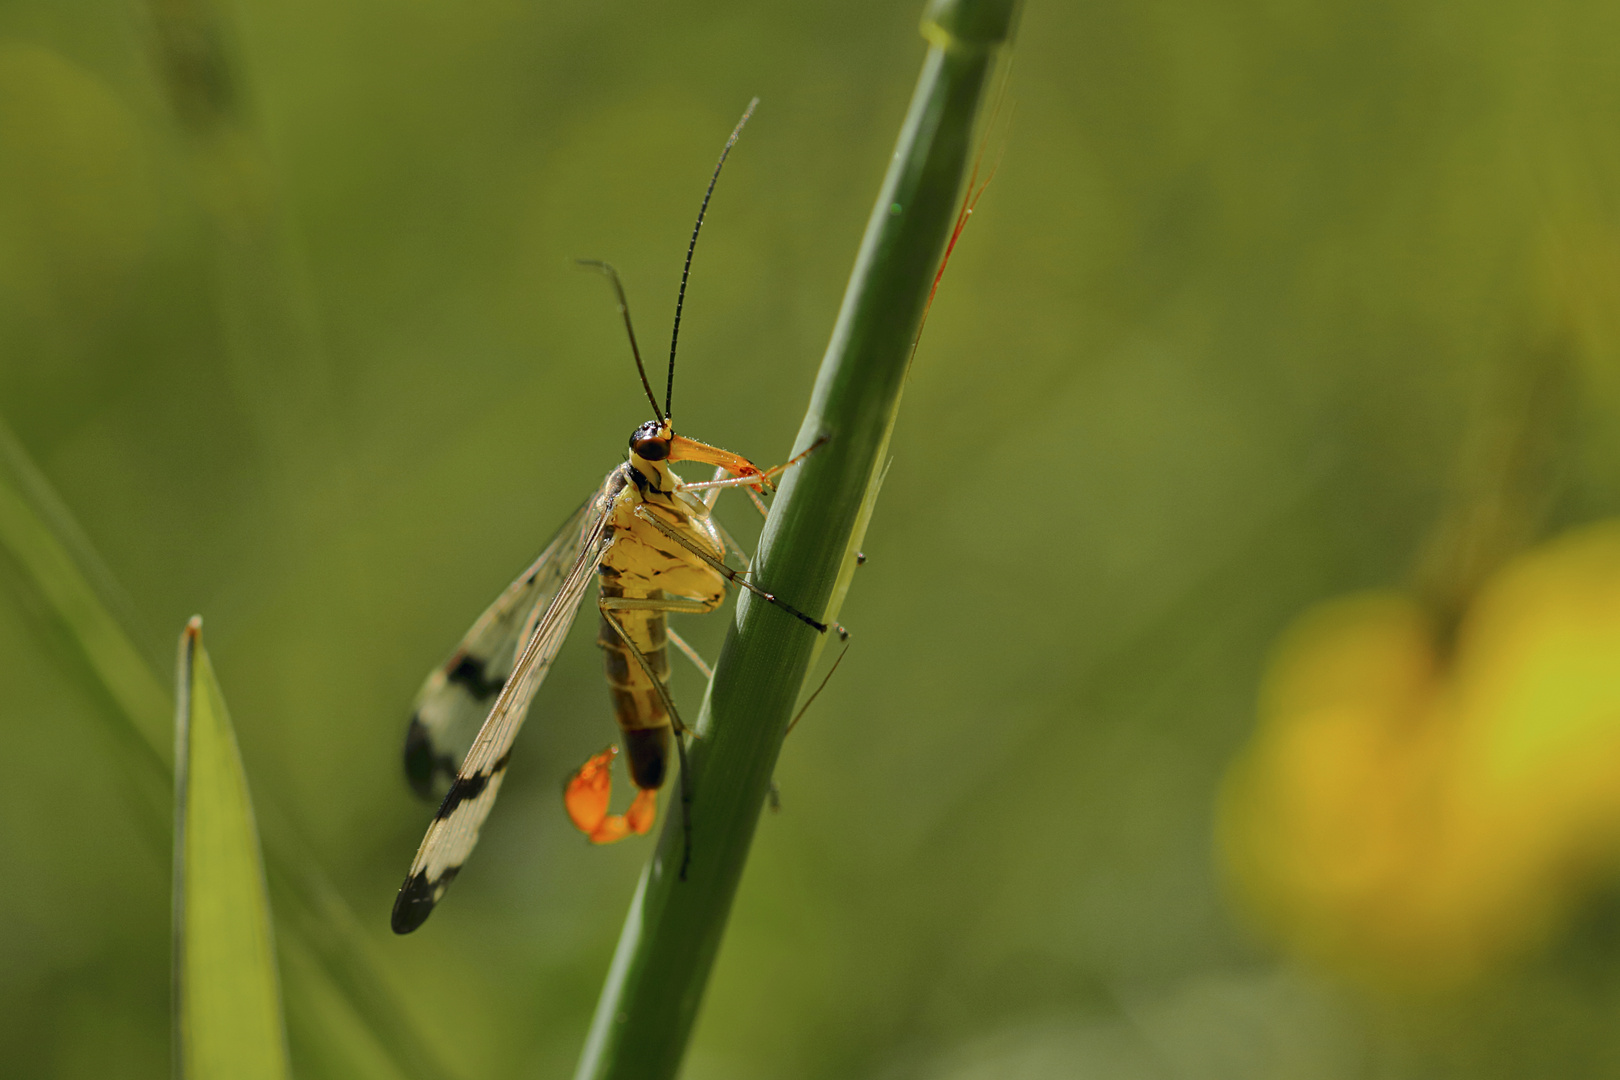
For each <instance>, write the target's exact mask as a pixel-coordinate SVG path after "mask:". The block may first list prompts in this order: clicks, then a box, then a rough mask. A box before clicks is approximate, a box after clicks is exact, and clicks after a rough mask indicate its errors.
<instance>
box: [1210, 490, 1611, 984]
mask: <svg viewBox="0 0 1620 1080" xmlns="http://www.w3.org/2000/svg"><path fill="white" fill-rule="evenodd" d="M1219 829H1220V834H1221V851H1222V857H1223V859H1224V861H1225V863H1226V867H1227V869H1228V871H1229V873H1230V875H1231V876H1232V878H1233V879H1234V881H1235V883H1236V885H1237V886H1238V890H1239V892H1240V893H1241V894H1242V896H1243V898H1244V900H1245V901H1246V902H1247V904H1248V905H1249V906H1250V907H1251V908H1252V909H1253V911H1254V913H1255V914H1256V915H1258V916H1259V918H1260V920H1261V921H1262V922H1263V923H1264V924H1265V925H1266V927H1267V928H1268V929H1269V930H1270V931H1271V932H1272V933H1273V934H1274V935H1275V936H1276V937H1277V938H1278V939H1279V940H1280V941H1281V942H1282V943H1283V944H1284V945H1285V946H1286V947H1287V948H1288V949H1289V950H1290V951H1292V952H1294V953H1296V954H1298V955H1300V956H1301V957H1304V958H1307V959H1310V960H1313V961H1316V962H1318V963H1321V964H1324V965H1327V966H1329V967H1332V968H1334V969H1336V970H1339V971H1342V972H1345V973H1348V974H1351V975H1354V976H1357V977H1361V978H1365V979H1369V980H1371V981H1374V982H1379V983H1386V984H1389V983H1393V984H1424V985H1447V984H1457V983H1461V982H1465V981H1467V980H1470V979H1473V978H1476V977H1478V976H1480V975H1482V974H1484V973H1486V972H1488V971H1489V970H1491V969H1492V968H1493V967H1494V966H1496V965H1499V964H1500V963H1501V962H1503V961H1504V960H1507V959H1509V958H1511V957H1513V956H1515V955H1520V954H1523V953H1525V952H1526V951H1527V950H1530V949H1532V948H1534V947H1535V946H1536V945H1537V944H1539V943H1541V942H1543V941H1545V940H1546V939H1547V937H1548V935H1549V934H1550V933H1551V932H1553V931H1555V930H1556V927H1557V925H1558V923H1559V921H1560V918H1561V917H1562V916H1563V915H1564V914H1565V913H1567V912H1568V911H1569V910H1570V908H1571V906H1572V905H1573V904H1574V903H1575V902H1577V901H1578V900H1579V898H1580V896H1581V895H1582V893H1583V892H1584V891H1585V890H1587V889H1588V888H1590V887H1591V885H1592V884H1593V883H1595V882H1596V881H1598V880H1600V879H1601V877H1602V876H1603V875H1605V874H1606V873H1609V872H1610V871H1611V870H1612V868H1613V867H1614V866H1615V865H1616V862H1617V859H1616V855H1617V853H1620V523H1613V522H1611V523H1604V524H1600V525H1594V526H1590V527H1587V528H1583V529H1580V530H1577V531H1575V532H1572V533H1570V534H1568V535H1566V536H1564V537H1561V538H1559V539H1557V540H1554V541H1552V542H1549V543H1546V544H1544V545H1542V546H1540V547H1538V548H1536V549H1533V550H1531V551H1529V552H1527V553H1525V554H1523V555H1522V556H1520V557H1519V558H1517V559H1515V560H1513V561H1512V562H1510V563H1509V564H1507V565H1506V566H1504V567H1503V568H1502V569H1501V570H1499V571H1498V572H1497V573H1496V574H1495V575H1494V576H1493V577H1491V578H1490V579H1488V580H1487V581H1486V582H1485V584H1484V585H1483V586H1482V587H1481V588H1480V589H1479V591H1478V593H1477V594H1476V595H1475V596H1474V598H1473V600H1472V603H1471V604H1470V606H1469V607H1468V609H1467V610H1466V611H1465V612H1463V613H1462V617H1461V620H1460V622H1459V623H1458V625H1457V629H1456V633H1455V636H1454V637H1453V639H1452V640H1451V641H1450V642H1449V644H1448V643H1447V642H1445V641H1444V640H1442V637H1441V634H1440V631H1439V629H1438V625H1437V621H1436V620H1435V619H1434V618H1433V617H1431V616H1430V615H1429V614H1428V613H1427V612H1425V611H1424V609H1423V608H1422V606H1421V605H1420V604H1419V603H1418V602H1417V601H1416V600H1414V599H1412V598H1410V597H1407V596H1405V595H1402V594H1399V593H1394V592H1386V593H1370V594H1364V595H1359V596H1353V597H1347V598H1343V599H1339V600H1335V601H1330V602H1328V603H1325V604H1322V605H1320V606H1318V607H1317V608H1315V609H1313V610H1312V611H1310V612H1308V613H1306V614H1305V615H1304V616H1303V617H1302V618H1301V619H1300V620H1299V621H1298V623H1296V625H1295V626H1294V627H1293V628H1292V629H1291V630H1290V631H1289V632H1288V633H1287V634H1286V635H1285V636H1284V638H1283V640H1282V642H1281V643H1280V645H1279V646H1278V648H1277V651H1276V654H1275V656H1274V658H1273V660H1272V662H1271V665H1270V669H1269V671H1268V672H1267V674H1266V677H1265V681H1264V685H1263V688H1262V693H1261V703H1260V717H1259V725H1258V728H1257V730H1256V734H1255V736H1254V739H1253V741H1252V743H1251V744H1250V746H1249V747H1248V748H1247V749H1246V750H1245V752H1244V753H1243V754H1242V756H1241V757H1240V758H1239V760H1238V761H1237V762H1235V763H1234V764H1233V766H1232V767H1231V769H1230V770H1229V773H1228V776H1227V779H1226V784H1225V787H1224V792H1223V796H1222V805H1221V807H1220V818H1219Z"/></svg>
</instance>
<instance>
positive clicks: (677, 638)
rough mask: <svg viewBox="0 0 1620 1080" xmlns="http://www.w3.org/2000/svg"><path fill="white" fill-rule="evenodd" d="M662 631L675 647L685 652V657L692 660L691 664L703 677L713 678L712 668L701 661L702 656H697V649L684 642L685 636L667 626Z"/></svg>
mask: <svg viewBox="0 0 1620 1080" xmlns="http://www.w3.org/2000/svg"><path fill="white" fill-rule="evenodd" d="M664 633H665V635H666V636H668V638H669V640H670V641H671V642H672V643H673V644H674V646H675V647H676V648H677V649H679V650H681V652H683V653H685V654H686V658H687V659H688V660H690V661H692V664H693V666H694V667H696V668H697V669H698V671H699V672H700V673H701V674H702V675H703V677H704V678H705V679H712V678H714V669H713V668H711V667H710V666H709V665H708V664H705V663H704V662H703V657H701V656H699V655H698V651H697V650H696V649H694V648H692V646H690V645H688V644H687V643H686V639H685V638H683V637H681V635H679V634H677V633H676V632H675V631H674V630H672V629H670V628H668V627H666V628H665V629H664Z"/></svg>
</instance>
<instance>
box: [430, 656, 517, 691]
mask: <svg viewBox="0 0 1620 1080" xmlns="http://www.w3.org/2000/svg"><path fill="white" fill-rule="evenodd" d="M444 681H445V682H448V683H454V684H455V685H457V686H462V687H465V688H466V689H467V692H468V693H469V694H471V695H472V696H473V699H474V700H475V701H488V700H489V699H490V698H493V697H498V696H499V695H500V692H501V688H502V687H504V686H505V685H506V680H505V679H499V680H497V679H492V678H490V677H489V674H488V671H487V669H486V668H485V667H484V661H482V660H479V659H477V658H476V657H473V656H469V655H467V654H466V653H463V654H462V655H461V657H460V658H459V659H457V660H456V663H455V666H454V667H452V668H451V669H450V670H449V671H447V672H445V675H444Z"/></svg>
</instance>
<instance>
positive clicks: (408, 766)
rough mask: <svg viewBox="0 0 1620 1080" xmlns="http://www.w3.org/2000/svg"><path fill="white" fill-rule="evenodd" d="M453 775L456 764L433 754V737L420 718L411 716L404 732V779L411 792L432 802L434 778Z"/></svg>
mask: <svg viewBox="0 0 1620 1080" xmlns="http://www.w3.org/2000/svg"><path fill="white" fill-rule="evenodd" d="M455 774H456V763H455V762H454V761H452V760H451V759H450V755H449V754H435V753H434V752H433V737H432V736H431V735H429V734H428V729H427V726H426V725H424V724H423V723H422V720H421V718H420V717H418V716H416V715H415V714H413V715H412V716H411V726H410V729H409V730H408V731H406V732H405V779H406V780H409V781H410V784H411V790H412V791H414V792H416V794H417V795H418V796H420V797H421V798H423V799H425V800H427V801H428V802H432V801H433V798H434V795H433V779H434V777H435V776H454V775H455Z"/></svg>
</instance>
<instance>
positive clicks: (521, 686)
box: [393, 472, 618, 934]
mask: <svg viewBox="0 0 1620 1080" xmlns="http://www.w3.org/2000/svg"><path fill="white" fill-rule="evenodd" d="M617 476H618V473H617V472H615V473H614V474H612V476H610V478H609V483H607V484H605V485H604V486H603V488H602V490H601V491H599V492H597V494H596V497H595V498H594V499H592V500H591V502H590V503H588V504H587V505H586V508H585V511H584V513H583V515H582V516H581V518H580V521H579V533H578V536H577V537H576V538H575V540H574V541H573V550H574V551H575V552H576V554H575V556H574V559H573V562H572V564H571V565H570V566H569V568H568V571H567V573H566V574H564V575H562V578H561V583H560V585H559V586H558V588H557V591H556V593H555V595H553V596H552V598H551V603H549V604H548V605H546V610H545V614H543V615H541V616H540V618H539V620H538V622H536V623H535V627H534V632H533V633H532V634H530V635H528V637H527V638H526V639H525V641H524V644H523V649H522V652H520V653H519V654H518V658H517V663H516V665H515V666H514V667H513V669H512V676H511V678H510V679H508V680H507V681H506V685H505V687H504V688H503V689H502V690H501V692H500V694H499V696H498V697H497V698H496V699H495V706H494V708H492V709H490V712H489V718H488V719H486V720H485V721H484V726H483V727H482V728H480V729H479V731H478V737H477V738H476V739H475V740H473V745H472V749H471V750H469V751H468V752H467V758H466V760H465V761H463V762H462V763H461V771H460V772H459V773H458V774H457V775H456V779H455V782H454V783H452V784H451V785H450V791H449V793H448V794H447V795H445V797H444V802H443V803H441V804H440V806H439V811H438V813H437V814H435V815H434V817H433V824H431V825H429V826H428V831H427V835H426V836H424V837H423V838H422V846H421V847H419V848H418V849H417V850H416V860H415V861H414V862H412V863H411V870H410V873H409V874H407V875H406V876H405V883H404V884H403V885H401V886H400V888H399V896H398V897H397V898H396V899H395V900H394V916H393V926H394V932H395V933H396V934H408V933H410V932H411V931H412V930H415V929H416V928H417V927H418V926H421V925H422V923H423V922H424V921H426V919H427V917H428V916H429V915H430V914H432V912H433V905H435V904H437V903H438V902H439V898H440V897H441V896H443V895H444V891H445V890H446V889H448V888H449V887H450V882H451V881H453V880H454V879H455V876H456V874H457V872H458V871H460V869H461V865H462V863H464V862H466V861H467V856H468V855H470V854H472V849H473V847H474V846H475V845H476V844H477V843H478V830H479V828H480V827H481V826H482V825H483V824H484V819H485V818H487V817H488V816H489V811H490V808H491V807H493V806H494V805H495V796H496V794H498V793H499V791H500V789H501V780H502V779H503V778H504V777H505V775H506V764H507V762H508V761H509V760H510V759H511V756H512V742H513V740H515V739H516V738H517V733H518V729H519V728H520V727H522V726H523V719H524V717H525V716H526V715H527V714H528V711H529V702H530V701H531V700H533V698H534V692H535V691H536V690H537V689H539V687H540V682H541V680H542V679H544V678H545V677H546V672H548V671H550V670H551V662H552V660H554V659H556V656H557V650H558V649H560V648H562V643H563V639H564V638H566V637H567V636H568V630H569V627H571V626H573V624H574V615H575V613H577V612H578V610H579V604H580V601H581V600H582V599H584V596H585V590H586V588H587V587H588V586H589V585H590V581H591V578H592V577H593V576H595V572H596V564H597V560H598V559H599V558H600V557H601V554H602V549H603V547H604V545H605V543H606V540H605V537H606V533H607V519H608V511H609V509H611V507H612V505H613V496H614V495H615V494H616V493H617V490H618V489H617V487H616V486H615V484H614V483H613V481H614V479H616V478H617Z"/></svg>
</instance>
